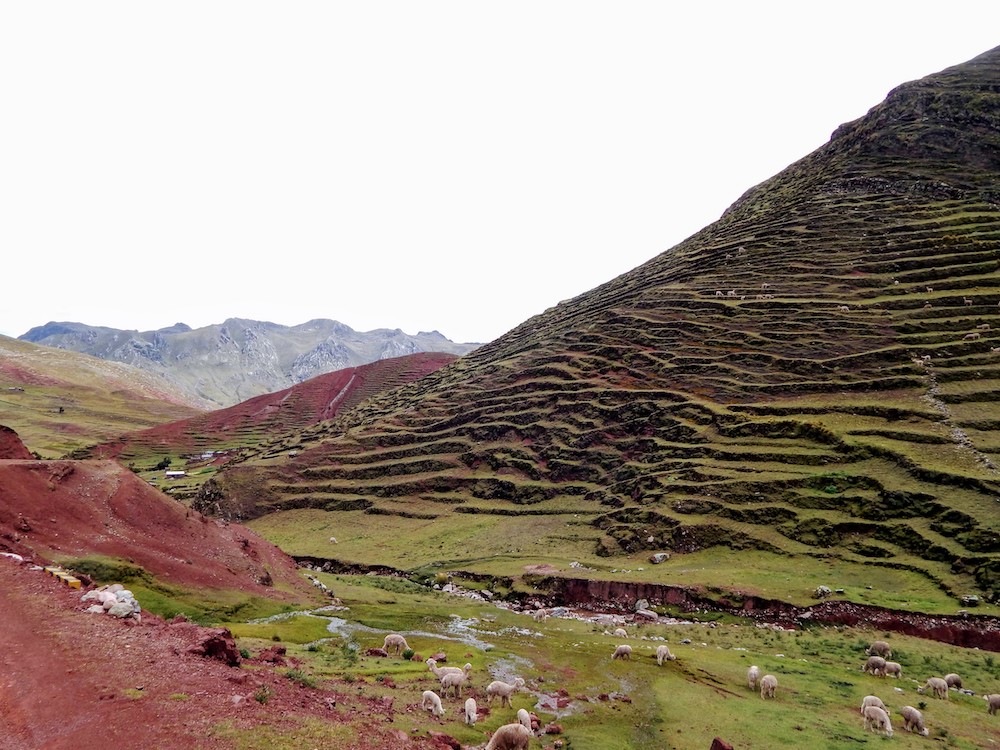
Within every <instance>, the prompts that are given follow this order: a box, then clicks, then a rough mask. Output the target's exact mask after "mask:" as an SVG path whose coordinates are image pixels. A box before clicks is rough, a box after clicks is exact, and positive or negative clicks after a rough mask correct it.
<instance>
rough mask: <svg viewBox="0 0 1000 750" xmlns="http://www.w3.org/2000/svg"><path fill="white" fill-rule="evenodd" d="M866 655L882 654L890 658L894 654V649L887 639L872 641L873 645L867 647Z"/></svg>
mask: <svg viewBox="0 0 1000 750" xmlns="http://www.w3.org/2000/svg"><path fill="white" fill-rule="evenodd" d="M865 656H881V657H882V658H883V659H888V658H889V657H891V656H892V649H891V648H889V644H888V643H886V642H885V641H872V645H870V646H869V647H868V648H866V649H865Z"/></svg>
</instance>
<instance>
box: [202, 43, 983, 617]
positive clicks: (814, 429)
mask: <svg viewBox="0 0 1000 750" xmlns="http://www.w3.org/2000/svg"><path fill="white" fill-rule="evenodd" d="M998 199H1000V48H997V49H995V50H992V51H990V52H988V53H985V54H983V55H981V56H980V57H977V58H975V59H974V60H971V61H969V62H967V63H965V64H962V65H958V66H955V67H953V68H949V69H947V70H945V71H943V72H941V73H938V74H935V75H932V76H929V77H927V78H925V79H922V80H920V81H916V82H912V83H907V84H904V85H902V86H900V87H898V88H897V89H895V90H894V91H892V92H891V93H890V94H889V96H888V98H887V99H886V101H885V102H883V103H882V104H880V105H878V106H876V107H874V108H873V109H872V110H871V111H870V112H869V113H868V114H867V115H866V116H865V117H863V118H861V119H860V120H858V121H856V122H852V123H848V124H846V125H843V126H841V127H839V128H838V129H837V130H836V132H835V133H834V134H833V136H832V138H831V140H830V142H829V143H828V144H827V145H825V146H824V147H822V148H820V149H818V150H817V151H816V152H814V153H812V154H810V155H808V156H806V157H805V158H803V159H802V160H801V161H799V162H797V163H795V164H793V165H791V166H790V167H788V168H787V169H786V170H785V171H783V172H782V173H780V174H778V175H777V176H775V177H774V178H772V179H770V180H768V181H766V182H764V183H762V184H760V185H758V186H756V187H754V188H753V189H751V190H749V191H748V192H747V193H746V194H745V195H744V196H743V197H742V198H741V199H740V200H739V201H738V202H737V203H736V204H734V205H733V206H732V207H731V208H730V209H729V210H728V211H727V212H726V213H725V215H724V216H723V217H722V218H721V219H720V220H719V221H717V222H716V223H714V224H712V225H710V226H708V227H706V228H705V229H704V230H703V231H701V232H699V233H698V234H696V235H694V236H692V237H691V238H689V239H688V240H686V241H685V242H683V243H681V244H680V245H678V246H676V247H674V248H672V249H670V250H668V251H667V252H664V253H662V254H661V255H659V256H657V257H655V258H653V259H652V260H650V261H649V262H647V263H646V264H644V265H642V266H640V267H638V268H636V269H634V270H633V271H631V272H629V273H626V274H624V275H622V276H620V277H618V278H616V279H614V280H612V281H609V282H608V283H606V284H604V285H603V286H600V287H598V288H596V289H594V290H591V291H589V292H586V293H585V294H582V295H580V296H578V297H576V298H575V299H572V300H569V301H566V302H563V303H560V304H559V305H558V306H556V307H554V308H551V309H549V310H547V311H546V312H545V313H543V314H541V315H539V316H536V317H534V318H532V319H530V320H528V321H526V322H524V323H523V324H522V325H520V326H519V327H517V328H516V329H514V330H512V331H511V332H509V333H508V334H506V335H505V336H503V337H501V338H500V339H498V340H496V341H494V342H492V343H491V344H488V345H486V346H483V347H482V348H480V349H479V350H477V351H475V352H473V353H471V354H469V355H467V356H465V357H463V358H462V359H460V360H458V361H457V362H455V363H454V364H452V365H450V366H448V367H446V368H443V369H442V370H439V371H437V372H435V373H432V374H430V375H428V376H427V377H426V378H424V379H422V380H420V381H419V382H418V383H416V384H413V385H409V386H404V387H402V388H400V389H397V390H394V391H391V392H390V393H387V394H383V395H380V396H376V397H375V398H373V399H371V400H370V401H368V402H366V403H364V404H362V405H360V406H359V407H357V408H355V409H353V410H351V411H350V412H346V413H343V414H341V415H340V416H338V418H337V419H335V420H333V421H330V422H326V423H323V424H321V425H320V426H318V427H316V428H313V429H308V430H306V431H304V432H303V433H302V434H301V435H297V436H296V439H295V440H294V441H293V442H294V443H295V444H296V451H295V455H294V456H293V455H291V452H289V451H285V452H282V451H281V445H280V444H275V445H271V446H267V447H265V448H264V449H263V450H262V451H261V452H260V453H259V454H257V455H256V456H255V457H251V458H249V459H247V460H245V461H244V462H242V463H241V464H238V465H233V466H230V467H228V468H227V470H226V471H224V472H223V473H221V474H220V476H219V477H218V478H217V479H216V480H215V481H213V482H212V483H211V486H210V487H208V488H207V490H208V494H207V495H206V499H205V500H204V501H203V505H207V504H208V503H207V501H208V500H209V499H210V500H211V503H212V505H213V507H217V508H219V509H221V511H222V512H223V513H226V512H229V513H230V514H231V515H238V516H239V517H242V518H254V517H256V518H258V519H259V520H258V521H257V522H256V523H255V526H256V527H257V528H258V529H260V530H263V531H264V532H265V533H266V534H268V535H269V536H270V537H271V538H272V539H273V540H276V541H278V542H279V543H280V544H281V546H282V547H283V548H284V549H285V550H286V551H289V552H292V553H294V554H308V555H313V556H316V557H321V558H322V557H329V558H336V559H338V560H343V561H350V562H357V563H365V564H385V565H391V566H394V567H400V568H407V569H413V568H420V567H431V568H448V569H458V570H465V571H471V572H479V573H488V574H491V575H519V574H521V573H523V572H524V568H525V566H526V565H532V564H545V565H548V566H550V567H551V569H553V570H555V571H558V572H559V573H560V574H563V575H577V574H579V570H580V568H579V566H580V565H583V566H586V567H589V568H590V569H591V570H593V571H597V572H595V573H590V574H589V575H591V576H594V575H602V576H606V577H615V576H619V577H620V576H626V577H630V578H634V579H641V580H649V581H654V582H665V583H683V584H684V585H691V586H694V585H699V584H700V585H705V586H716V587H721V588H722V589H738V590H743V591H751V592H757V593H764V594H768V595H775V596H779V597H782V598H786V599H790V600H796V599H802V598H807V597H808V592H809V591H811V589H812V588H813V587H814V584H823V583H828V584H831V585H837V584H842V587H843V588H844V589H845V594H844V595H845V596H847V597H849V598H851V597H853V598H855V599H857V600H859V601H864V600H872V599H873V598H875V599H877V601H878V602H879V603H883V604H886V603H888V604H890V605H891V604H893V603H896V604H902V603H903V601H904V600H905V601H907V602H910V603H914V602H919V603H920V606H924V607H925V608H927V609H933V608H935V607H937V608H942V609H948V610H952V611H953V609H954V608H955V607H957V606H958V602H957V599H958V597H959V596H960V595H962V594H966V593H976V594H978V595H980V596H985V597H992V598H996V597H997V596H1000V506H998V504H997V503H998V499H1000V473H998V471H997V463H998V462H1000V395H998V394H1000V390H998V387H997V386H998V384H1000V332H998V329H1000V307H998V302H1000V276H998V273H997V266H998V262H1000V209H998V207H997V201H998ZM669 210H670V207H669V206H664V211H669ZM608 252H614V248H613V247H609V248H608ZM582 260H583V259H581V261H582ZM287 442H288V441H286V443H287ZM330 536H335V537H336V538H337V540H338V543H337V544H336V545H335V546H334V545H333V544H332V543H330V542H329V537H330ZM655 552H666V553H670V554H671V558H670V560H669V561H668V562H666V563H663V564H661V565H658V566H656V567H652V566H651V564H650V563H649V562H648V561H647V558H648V557H649V556H650V554H652V553H655ZM736 553H738V554H736ZM570 563H577V565H574V566H572V567H570ZM640 567H641V568H643V570H641V571H640V570H639V568H640ZM622 571H625V572H622ZM872 583H874V584H876V585H875V586H874V588H875V589H881V590H880V591H878V590H877V591H876V593H874V594H873V593H871V588H870V586H871V584H872ZM866 592H867V593H866ZM897 595H898V596H899V599H900V601H898V602H897V601H895V599H894V597H896V596H897Z"/></svg>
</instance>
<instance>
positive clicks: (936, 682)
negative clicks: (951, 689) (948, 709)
mask: <svg viewBox="0 0 1000 750" xmlns="http://www.w3.org/2000/svg"><path fill="white" fill-rule="evenodd" d="M928 691H930V694H931V695H933V696H934V697H935V698H944V699H945V700H948V683H947V682H945V681H944V680H942V679H941V678H940V677H930V678H928V680H927V684H926V685H924V686H923V687H918V688H917V692H918V693H920V694H921V695H925V694H926V693H927V692H928Z"/></svg>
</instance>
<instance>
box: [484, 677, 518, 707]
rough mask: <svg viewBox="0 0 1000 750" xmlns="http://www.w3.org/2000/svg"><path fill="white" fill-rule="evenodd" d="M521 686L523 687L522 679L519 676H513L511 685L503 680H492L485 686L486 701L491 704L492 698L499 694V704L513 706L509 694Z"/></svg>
mask: <svg viewBox="0 0 1000 750" xmlns="http://www.w3.org/2000/svg"><path fill="white" fill-rule="evenodd" d="M522 687H524V680H522V679H521V678H520V677H515V678H514V684H513V685H512V684H510V683H509V682H504V681H503V680H493V682H491V683H490V684H489V685H487V686H486V702H487V703H489V704H491V705H492V703H493V699H494V698H495V697H497V696H498V695H499V696H500V705H501V706H507V707H509V708H513V706H512V705H511V702H510V696H511V695H513V694H514V693H515V692H517V690H518V689H520V688H522Z"/></svg>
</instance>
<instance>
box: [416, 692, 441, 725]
mask: <svg viewBox="0 0 1000 750" xmlns="http://www.w3.org/2000/svg"><path fill="white" fill-rule="evenodd" d="M420 708H421V709H423V710H425V711H430V712H431V713H432V714H434V715H435V716H437V717H438V718H441V717H442V716H444V713H445V711H444V706H442V705H441V696H439V695H438V694H437V693H435V692H434V691H433V690H425V691H424V694H423V697H421V699H420Z"/></svg>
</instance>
